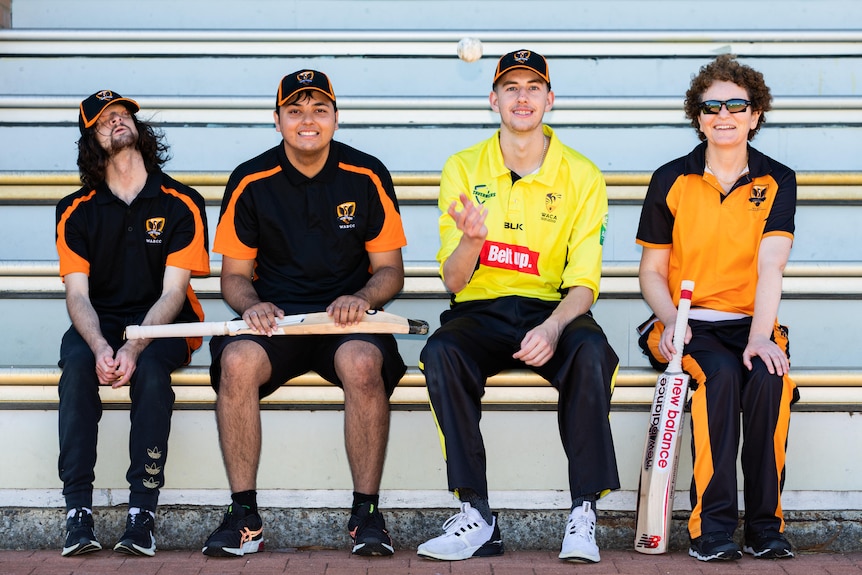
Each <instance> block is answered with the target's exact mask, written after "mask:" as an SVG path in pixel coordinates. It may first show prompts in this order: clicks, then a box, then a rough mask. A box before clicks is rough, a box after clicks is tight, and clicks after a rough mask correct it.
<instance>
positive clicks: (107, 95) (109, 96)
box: [96, 90, 114, 100]
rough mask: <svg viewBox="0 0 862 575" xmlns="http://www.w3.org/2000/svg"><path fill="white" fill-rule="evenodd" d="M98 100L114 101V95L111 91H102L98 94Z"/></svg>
mask: <svg viewBox="0 0 862 575" xmlns="http://www.w3.org/2000/svg"><path fill="white" fill-rule="evenodd" d="M96 98H98V99H99V100H113V99H114V93H113V92H111V91H110V90H102V91H101V92H99V93H98V94H96Z"/></svg>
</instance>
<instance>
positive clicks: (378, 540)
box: [347, 503, 395, 557]
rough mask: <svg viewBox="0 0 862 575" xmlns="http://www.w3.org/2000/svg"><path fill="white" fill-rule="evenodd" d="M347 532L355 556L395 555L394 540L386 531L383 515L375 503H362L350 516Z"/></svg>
mask: <svg viewBox="0 0 862 575" xmlns="http://www.w3.org/2000/svg"><path fill="white" fill-rule="evenodd" d="M347 530H348V531H350V537H351V538H352V539H353V550H352V553H353V554H354V555H365V556H369V557H370V556H372V555H378V556H389V555H392V554H393V553H395V548H394V547H393V546H392V538H391V537H390V536H389V532H388V531H387V530H386V522H385V521H384V520H383V514H382V513H380V510H379V509H377V507H375V506H374V504H373V503H362V504H361V505H360V506H359V508H358V509H357V510H356V513H354V514H352V515H351V516H350V521H349V522H348V523H347Z"/></svg>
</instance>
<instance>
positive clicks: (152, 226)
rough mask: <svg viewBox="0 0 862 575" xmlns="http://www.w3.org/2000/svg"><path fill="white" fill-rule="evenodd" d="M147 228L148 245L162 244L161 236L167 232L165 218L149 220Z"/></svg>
mask: <svg viewBox="0 0 862 575" xmlns="http://www.w3.org/2000/svg"><path fill="white" fill-rule="evenodd" d="M146 228H147V236H148V237H147V243H148V244H160V243H162V238H161V236H162V233H164V231H165V218H149V219H148V220H147V221H146Z"/></svg>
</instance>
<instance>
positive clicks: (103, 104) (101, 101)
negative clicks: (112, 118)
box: [78, 90, 141, 134]
mask: <svg viewBox="0 0 862 575" xmlns="http://www.w3.org/2000/svg"><path fill="white" fill-rule="evenodd" d="M117 103H121V104H123V105H124V106H125V107H126V108H128V109H129V111H130V112H131V113H132V114H134V113H136V112H137V111H138V110H140V109H141V107H140V106H139V105H138V103H137V102H135V101H134V100H132V99H131V98H123V97H122V96H120V95H119V94H117V93H116V92H112V91H111V90H99V91H98V92H96V93H95V94H93V95H91V96H89V97H88V98H87V99H86V100H84V101H83V102H81V109H80V111H79V112H78V128H79V129H80V130H81V134H83V133H84V130H86V129H87V128H91V127H93V124H95V123H96V121H97V120H98V119H99V116H101V115H102V112H104V111H105V108H107V107H108V106H110V105H111V104H117Z"/></svg>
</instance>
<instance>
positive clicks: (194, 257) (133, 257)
mask: <svg viewBox="0 0 862 575" xmlns="http://www.w3.org/2000/svg"><path fill="white" fill-rule="evenodd" d="M207 237H208V236H207V222H206V213H205V211H204V199H203V197H201V195H200V194H199V193H198V192H197V191H195V190H194V189H192V188H190V187H188V186H185V185H183V184H181V183H180V182H177V181H176V180H174V179H173V178H171V177H170V176H168V175H167V174H164V173H162V172H156V173H153V174H150V175H149V177H148V178H147V183H146V184H145V185H144V189H143V190H141V192H140V193H139V194H138V196H137V197H136V198H135V199H134V201H133V202H132V204H131V205H127V204H126V203H125V202H123V201H122V200H120V199H119V198H117V197H116V196H115V195H114V194H112V193H111V191H110V190H109V189H108V187H107V185H105V184H104V183H102V184H100V185H98V186H97V187H96V188H86V187H84V188H81V189H80V190H78V191H77V192H75V193H73V194H70V195H68V196H66V197H65V198H63V199H62V200H60V202H59V203H58V204H57V229H56V241H57V253H58V254H59V256H60V276H62V277H65V276H66V275H68V274H70V273H74V272H81V273H84V274H87V276H88V282H89V290H90V301H91V303H92V305H93V308H94V309H95V310H96V313H98V314H99V315H101V314H103V313H105V314H112V315H118V316H122V317H129V318H133V317H140V316H142V315H144V314H146V312H147V311H148V310H149V309H150V308H151V307H152V306H153V304H154V303H156V301H157V300H158V299H159V297H160V296H161V294H162V287H163V286H162V279H163V276H164V271H165V266H174V267H178V268H182V269H187V270H190V271H191V272H192V275H196V276H205V275H208V274H209V271H210V268H209V254H208V253H207ZM202 319H203V310H202V309H201V306H200V303H199V302H198V300H197V297H196V296H195V293H194V291H193V290H192V288H191V286H189V288H188V292H187V294H186V301H185V303H184V304H183V308H182V310H181V311H180V313H179V315H178V316H177V318H176V320H175V321H177V322H190V321H192V322H194V321H201V320H202Z"/></svg>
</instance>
